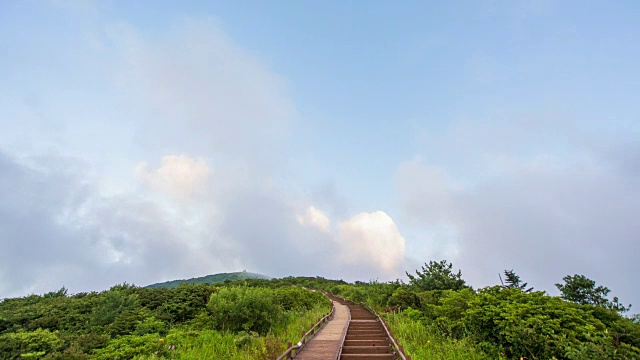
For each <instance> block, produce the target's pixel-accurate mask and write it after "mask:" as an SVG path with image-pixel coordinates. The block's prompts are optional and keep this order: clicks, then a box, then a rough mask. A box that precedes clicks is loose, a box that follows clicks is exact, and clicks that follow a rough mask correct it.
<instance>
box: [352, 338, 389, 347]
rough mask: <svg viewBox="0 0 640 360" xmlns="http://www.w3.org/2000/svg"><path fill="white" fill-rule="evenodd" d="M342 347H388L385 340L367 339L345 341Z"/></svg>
mask: <svg viewBox="0 0 640 360" xmlns="http://www.w3.org/2000/svg"><path fill="white" fill-rule="evenodd" d="M344 346H386V347H389V343H388V342H387V340H386V339H384V340H367V339H364V340H363V339H357V340H345V341H344Z"/></svg>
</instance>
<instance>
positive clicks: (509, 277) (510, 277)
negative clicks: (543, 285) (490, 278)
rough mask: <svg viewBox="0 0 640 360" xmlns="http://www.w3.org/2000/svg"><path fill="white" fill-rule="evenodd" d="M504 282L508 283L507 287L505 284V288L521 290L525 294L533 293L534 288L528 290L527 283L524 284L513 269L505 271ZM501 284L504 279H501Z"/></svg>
mask: <svg viewBox="0 0 640 360" xmlns="http://www.w3.org/2000/svg"><path fill="white" fill-rule="evenodd" d="M504 281H505V282H506V283H507V284H506V285H504V284H503V286H505V287H508V288H515V289H520V290H522V291H524V292H531V291H533V287H530V288H527V283H526V282H522V280H520V276H518V275H517V274H516V273H515V272H514V271H513V269H511V270H505V271H504ZM500 282H502V278H500Z"/></svg>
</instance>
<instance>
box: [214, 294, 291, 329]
mask: <svg viewBox="0 0 640 360" xmlns="http://www.w3.org/2000/svg"><path fill="white" fill-rule="evenodd" d="M273 295H274V290H269V289H265V288H248V287H234V288H222V289H220V290H219V291H218V292H217V293H215V294H213V295H211V299H210V300H209V304H208V305H207V308H208V310H209V313H210V315H211V318H212V321H213V323H214V324H215V326H216V328H218V329H220V330H229V331H243V330H244V331H255V332H258V333H260V334H266V333H267V332H268V331H269V330H270V329H271V328H272V327H273V326H274V325H275V324H276V323H277V322H278V320H279V319H280V318H281V317H282V308H281V307H280V305H278V304H277V303H276V302H275V301H274V296H273Z"/></svg>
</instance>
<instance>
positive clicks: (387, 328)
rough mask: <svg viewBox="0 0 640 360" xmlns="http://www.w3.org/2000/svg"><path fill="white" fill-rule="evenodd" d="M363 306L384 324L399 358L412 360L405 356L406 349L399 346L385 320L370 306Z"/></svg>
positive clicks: (363, 304)
mask: <svg viewBox="0 0 640 360" xmlns="http://www.w3.org/2000/svg"><path fill="white" fill-rule="evenodd" d="M362 306H364V307H365V308H366V309H367V310H369V311H371V313H372V314H374V315H375V316H376V317H377V318H378V321H380V322H381V323H382V327H383V328H384V331H385V332H386V333H387V336H389V340H391V344H392V345H393V347H394V348H395V349H396V350H397V351H398V356H400V358H401V359H402V360H411V356H409V355H405V354H404V347H403V346H402V345H400V344H398V339H396V338H395V337H393V334H392V333H391V330H390V329H389V327H388V326H387V323H386V322H385V321H384V319H383V318H382V317H381V316H380V315H378V313H377V312H376V311H375V310H373V308H371V307H369V305H367V304H365V303H362Z"/></svg>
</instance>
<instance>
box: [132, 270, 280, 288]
mask: <svg viewBox="0 0 640 360" xmlns="http://www.w3.org/2000/svg"><path fill="white" fill-rule="evenodd" d="M247 279H266V280H268V279H271V277H270V276H267V275H262V274H258V273H252V272H247V271H246V270H244V271H238V272H230V273H218V274H211V275H205V276H200V277H194V278H191V279H179V280H169V281H164V282H159V283H154V284H151V285H147V286H145V288H150V289H154V288H163V287H164V288H169V289H174V288H177V287H178V286H180V285H181V284H214V283H220V282H225V281H227V280H230V281H235V280H247Z"/></svg>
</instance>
